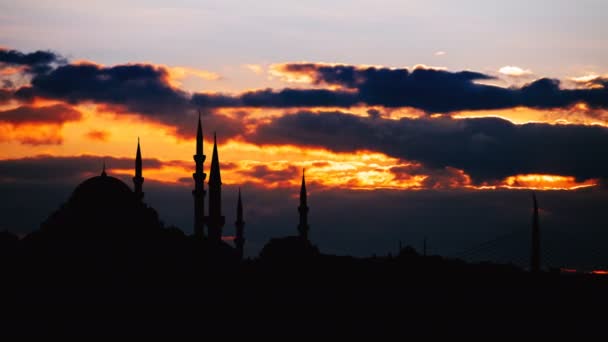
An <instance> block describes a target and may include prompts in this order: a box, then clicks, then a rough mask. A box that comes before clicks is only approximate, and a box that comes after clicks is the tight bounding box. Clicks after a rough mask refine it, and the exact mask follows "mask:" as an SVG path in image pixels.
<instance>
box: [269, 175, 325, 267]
mask: <svg viewBox="0 0 608 342" xmlns="http://www.w3.org/2000/svg"><path fill="white" fill-rule="evenodd" d="M308 210H309V208H308V194H307V192H306V180H305V177H304V170H302V184H301V185H300V205H299V206H298V212H299V214H300V219H299V224H298V229H297V230H298V234H297V235H294V236H287V237H283V238H274V239H271V240H270V241H269V242H268V243H267V244H266V245H265V246H264V248H262V251H261V252H260V258H262V259H263V260H269V261H272V262H275V263H285V262H287V263H289V262H294V261H305V260H308V259H310V258H312V257H316V256H319V255H320V252H319V248H318V247H317V246H315V245H313V244H312V243H311V242H310V240H309V236H308V232H309V230H310V226H309V225H308Z"/></svg>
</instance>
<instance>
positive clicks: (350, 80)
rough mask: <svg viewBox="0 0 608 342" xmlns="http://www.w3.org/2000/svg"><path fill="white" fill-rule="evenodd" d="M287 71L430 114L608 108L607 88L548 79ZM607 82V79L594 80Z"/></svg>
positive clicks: (315, 68) (324, 68) (365, 99)
mask: <svg viewBox="0 0 608 342" xmlns="http://www.w3.org/2000/svg"><path fill="white" fill-rule="evenodd" d="M282 69H283V71H285V72H292V73H302V74H306V75H309V76H311V77H312V79H313V82H314V83H315V84H330V85H339V86H342V87H344V88H349V89H352V90H354V91H356V94H355V95H354V98H355V100H354V101H356V102H359V103H362V104H366V105H380V106H385V107H413V108H418V109H422V110H424V111H427V112H442V113H446V112H454V111H462V110H483V109H502V108H512V107H516V106H527V107H533V108H558V107H567V106H571V105H573V104H575V103H577V102H586V103H588V104H589V105H591V106H594V107H601V108H608V91H607V90H606V88H602V87H596V88H595V89H561V88H560V82H559V81H558V80H553V79H548V78H542V79H539V80H536V81H534V82H532V83H530V84H528V85H525V86H523V87H521V88H501V87H497V86H492V85H486V84H479V83H476V81H483V80H491V79H492V78H493V77H492V76H490V75H486V74H482V73H478V72H472V71H461V72H449V71H445V70H437V69H426V68H416V69H413V70H411V71H410V70H408V69H388V68H376V67H367V68H362V67H357V66H350V65H335V66H330V65H324V64H314V63H303V64H285V65H283V66H282ZM594 82H595V83H596V84H601V85H603V84H605V83H606V81H605V80H604V79H601V78H600V79H598V80H595V81H594Z"/></svg>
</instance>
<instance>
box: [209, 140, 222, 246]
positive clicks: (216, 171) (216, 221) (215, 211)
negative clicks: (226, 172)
mask: <svg viewBox="0 0 608 342" xmlns="http://www.w3.org/2000/svg"><path fill="white" fill-rule="evenodd" d="M206 221H207V228H208V229H209V230H208V232H209V239H210V240H211V241H217V242H219V241H221V239H222V228H223V227H224V223H225V218H224V216H222V176H221V175H220V158H219V157H218V155H217V138H216V136H215V132H214V133H213V156H212V157H211V170H210V171H209V216H207V218H206Z"/></svg>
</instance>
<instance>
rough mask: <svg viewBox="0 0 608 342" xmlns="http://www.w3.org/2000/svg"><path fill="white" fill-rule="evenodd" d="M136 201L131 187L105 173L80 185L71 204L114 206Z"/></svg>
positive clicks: (71, 199) (72, 197) (73, 194)
mask: <svg viewBox="0 0 608 342" xmlns="http://www.w3.org/2000/svg"><path fill="white" fill-rule="evenodd" d="M134 200H135V196H134V193H133V191H131V189H130V188H129V186H127V185H126V184H125V183H123V182H122V181H121V180H120V179H118V178H114V177H111V176H108V175H106V174H105V172H104V173H102V174H101V176H96V177H92V178H89V179H87V180H85V181H84V182H82V183H80V185H78V186H77V187H76V189H74V192H73V193H72V196H71V198H70V201H71V202H76V203H80V204H82V205H90V204H95V203H97V204H100V205H103V204H105V205H114V204H124V203H125V202H130V201H134Z"/></svg>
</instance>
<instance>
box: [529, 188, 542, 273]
mask: <svg viewBox="0 0 608 342" xmlns="http://www.w3.org/2000/svg"><path fill="white" fill-rule="evenodd" d="M532 201H533V202H534V211H533V213H532V251H531V253H530V271H532V272H539V271H540V227H539V224H538V203H537V202H536V194H535V193H534V192H532Z"/></svg>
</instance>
